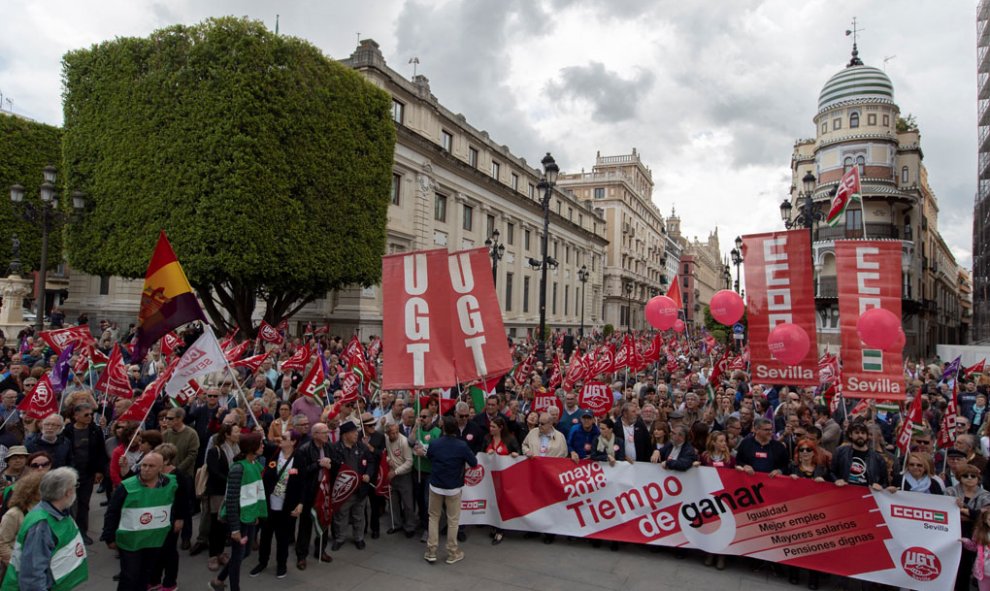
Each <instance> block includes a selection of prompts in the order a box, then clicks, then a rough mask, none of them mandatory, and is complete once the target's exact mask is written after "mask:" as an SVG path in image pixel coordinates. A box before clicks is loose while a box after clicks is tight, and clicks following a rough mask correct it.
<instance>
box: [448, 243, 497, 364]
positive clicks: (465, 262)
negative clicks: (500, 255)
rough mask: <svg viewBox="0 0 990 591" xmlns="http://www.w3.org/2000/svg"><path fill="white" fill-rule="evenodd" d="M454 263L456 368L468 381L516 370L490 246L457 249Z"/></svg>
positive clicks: (453, 257) (452, 293)
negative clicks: (513, 367)
mask: <svg viewBox="0 0 990 591" xmlns="http://www.w3.org/2000/svg"><path fill="white" fill-rule="evenodd" d="M448 260H449V262H450V288H451V294H450V301H451V304H453V311H454V318H455V319H456V321H455V322H454V323H453V326H452V327H451V330H452V334H451V339H452V341H453V348H454V369H455V371H456V372H457V381H458V382H461V383H464V382H470V381H472V380H477V379H485V378H488V377H491V376H501V375H504V374H506V373H508V371H509V370H510V369H512V357H511V356H510V355H509V342H508V339H506V338H505V325H504V324H502V309H501V308H500V307H499V304H498V297H497V296H496V295H495V282H494V281H493V279H492V272H491V269H492V267H491V264H492V263H491V259H490V258H489V256H488V249H487V248H483V247H482V248H473V249H470V250H462V251H460V252H455V253H453V254H451V255H450V257H449V259H448Z"/></svg>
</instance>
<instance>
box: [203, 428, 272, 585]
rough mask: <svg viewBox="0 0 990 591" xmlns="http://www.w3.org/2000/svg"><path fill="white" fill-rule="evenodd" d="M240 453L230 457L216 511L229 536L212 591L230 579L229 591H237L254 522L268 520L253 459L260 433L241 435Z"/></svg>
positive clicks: (258, 468) (259, 450) (259, 448)
mask: <svg viewBox="0 0 990 591" xmlns="http://www.w3.org/2000/svg"><path fill="white" fill-rule="evenodd" d="M237 444H238V447H239V449H240V453H239V454H237V455H236V456H234V461H233V463H231V465H230V473H229V474H228V475H227V494H226V495H225V496H224V502H223V506H222V507H221V508H220V522H221V523H223V524H225V525H226V526H227V528H228V531H229V532H230V560H229V561H227V564H225V565H224V567H223V569H221V570H220V572H219V573H218V574H217V578H215V579H213V580H212V581H210V588H211V589H213V591H223V589H224V583H223V582H224V580H226V579H227V577H230V591H240V588H241V563H242V562H244V559H245V558H247V557H248V555H249V554H251V542H252V541H253V540H254V534H255V531H256V530H257V527H258V519H264V518H266V517H268V500H267V497H266V496H265V485H264V482H263V481H262V479H261V464H259V463H258V461H257V458H258V456H259V455H261V453H262V451H263V450H264V443H263V442H262V437H261V433H259V432H258V431H252V432H251V433H247V434H244V435H241V437H240V440H239V441H238V442H237Z"/></svg>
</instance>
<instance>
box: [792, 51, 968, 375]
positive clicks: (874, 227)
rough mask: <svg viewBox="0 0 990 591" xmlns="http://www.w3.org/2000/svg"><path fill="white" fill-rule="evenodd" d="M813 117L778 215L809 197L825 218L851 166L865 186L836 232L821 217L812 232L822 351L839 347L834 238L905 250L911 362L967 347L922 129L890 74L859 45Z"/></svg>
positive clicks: (797, 148)
mask: <svg viewBox="0 0 990 591" xmlns="http://www.w3.org/2000/svg"><path fill="white" fill-rule="evenodd" d="M813 120H814V124H815V137H814V138H813V139H801V140H798V141H796V142H795V144H794V152H793V154H792V156H791V189H790V200H789V203H790V204H793V207H792V208H787V207H785V206H784V205H785V204H782V207H781V211H782V213H784V212H785V211H788V212H789V213H790V214H792V215H793V214H796V213H797V212H799V211H801V210H802V206H803V205H804V202H805V200H806V199H811V200H812V202H813V206H814V208H815V211H816V212H820V213H821V215H822V217H824V213H825V212H826V211H828V208H829V204H830V202H831V198H832V195H833V194H834V192H835V190H836V188H837V186H838V184H839V181H840V180H841V178H842V175H843V174H844V173H845V172H846V171H848V170H849V169H850V168H851V167H853V166H857V167H859V174H860V178H861V185H862V202H858V201H853V202H852V203H851V204H850V205H849V207H848V209H847V210H846V212H845V219H844V220H841V221H840V223H839V224H838V225H836V226H828V225H826V224H824V223H823V222H820V221H819V222H817V223H816V224H815V227H814V228H813V229H812V258H813V261H814V266H815V282H816V284H815V304H816V306H815V307H816V310H817V324H818V333H819V335H818V343H819V346H820V347H822V348H824V347H825V346H828V347H829V348H830V350H831V351H833V352H835V351H836V350H837V349H838V347H839V343H840V339H839V306H838V292H837V289H836V276H835V275H836V265H835V241H836V240H848V239H854V240H855V239H868V240H896V241H898V242H900V244H901V254H902V256H901V269H902V271H903V292H902V293H903V296H902V297H903V302H902V313H903V324H904V331H905V335H906V336H907V345H906V347H905V355H906V356H908V357H914V358H917V357H919V356H931V355H934V354H935V345H936V344H938V343H959V342H961V341H962V338H963V337H962V318H961V306H960V303H959V288H958V271H957V265H956V261H955V259H954V257H953V256H952V253H951V252H950V251H949V248H948V246H947V245H946V244H945V241H944V240H942V237H941V235H940V234H939V232H938V200H937V198H936V196H935V192H934V191H933V190H932V188H931V186H930V185H929V183H928V173H927V170H926V168H925V165H924V164H923V158H924V153H923V151H922V148H921V131H920V130H919V129H918V127H917V125H915V124H914V122H913V121H912V119H911V118H910V117H908V118H904V117H902V116H901V111H900V108H899V107H898V105H897V103H896V102H895V101H894V85H893V83H892V82H891V80H890V78H889V77H888V76H887V74H886V73H884V72H883V70H880V69H878V68H874V67H871V66H867V65H865V64H864V63H863V61H862V60H861V59H860V58H859V53H858V51H857V48H856V45H855V44H853V52H852V59H851V60H850V61H849V63H848V64H847V65H846V67H845V68H843V69H842V70H840V71H839V72H838V73H836V74H835V75H834V76H832V77H831V78H829V80H828V81H827V82H826V83H825V85H824V86H823V87H822V90H821V93H820V94H819V97H818V111H817V112H816V114H815V116H814V119H813ZM789 210H790V211H789ZM785 215H787V214H785Z"/></svg>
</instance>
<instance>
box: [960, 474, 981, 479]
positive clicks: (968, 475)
mask: <svg viewBox="0 0 990 591" xmlns="http://www.w3.org/2000/svg"><path fill="white" fill-rule="evenodd" d="M978 477H979V475H978V474H963V475H962V476H960V477H959V478H978Z"/></svg>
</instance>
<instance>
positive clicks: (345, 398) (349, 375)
mask: <svg viewBox="0 0 990 591" xmlns="http://www.w3.org/2000/svg"><path fill="white" fill-rule="evenodd" d="M337 377H338V378H340V394H341V396H340V400H339V402H354V401H356V400H357V399H358V390H359V389H360V388H361V378H360V377H358V375H357V374H356V373H354V372H353V371H342V372H340V373H338V374H337Z"/></svg>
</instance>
